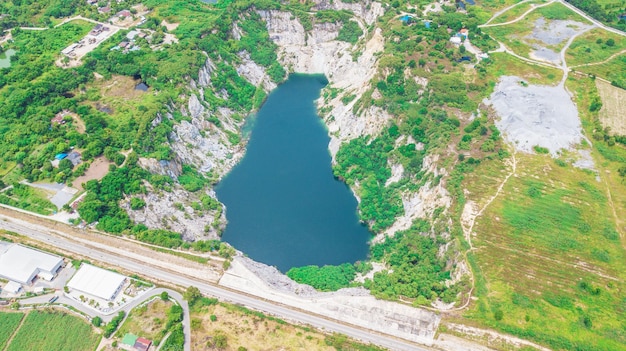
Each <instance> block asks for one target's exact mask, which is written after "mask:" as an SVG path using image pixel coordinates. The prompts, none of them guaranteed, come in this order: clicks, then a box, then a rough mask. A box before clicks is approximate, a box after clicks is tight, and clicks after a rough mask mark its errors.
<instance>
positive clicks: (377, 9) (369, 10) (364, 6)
mask: <svg viewBox="0 0 626 351" xmlns="http://www.w3.org/2000/svg"><path fill="white" fill-rule="evenodd" d="M313 8H314V9H315V10H349V11H352V12H353V13H354V14H355V15H356V16H357V17H358V18H359V19H361V20H363V21H365V23H367V25H371V24H372V23H374V22H375V21H376V19H377V18H378V17H380V16H382V15H383V13H384V12H385V10H384V9H383V6H382V5H381V4H380V3H378V2H373V1H368V0H366V1H357V2H352V3H346V2H343V1H330V0H322V1H318V2H317V4H316V5H315V6H314V7H313Z"/></svg>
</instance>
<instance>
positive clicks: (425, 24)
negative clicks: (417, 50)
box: [424, 21, 430, 29]
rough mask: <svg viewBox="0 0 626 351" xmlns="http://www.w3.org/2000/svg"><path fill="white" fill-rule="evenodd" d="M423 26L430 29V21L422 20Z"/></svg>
mask: <svg viewBox="0 0 626 351" xmlns="http://www.w3.org/2000/svg"><path fill="white" fill-rule="evenodd" d="M424 27H426V28H427V29H430V21H424Z"/></svg>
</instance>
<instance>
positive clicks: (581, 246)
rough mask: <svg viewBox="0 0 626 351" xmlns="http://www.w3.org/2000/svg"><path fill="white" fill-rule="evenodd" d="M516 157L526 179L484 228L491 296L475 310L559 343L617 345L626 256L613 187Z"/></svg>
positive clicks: (624, 335)
mask: <svg viewBox="0 0 626 351" xmlns="http://www.w3.org/2000/svg"><path fill="white" fill-rule="evenodd" d="M516 157H517V159H518V161H517V162H518V166H517V176H514V177H511V178H510V179H509V181H508V182H507V184H506V185H505V187H504V188H503V192H502V193H501V194H500V196H499V197H497V198H496V200H495V201H493V202H492V203H491V205H490V206H489V207H488V208H487V210H486V211H485V212H484V214H483V216H482V217H479V219H478V220H477V222H476V225H475V227H474V230H475V231H476V232H477V233H478V234H477V236H476V238H475V239H474V241H473V244H474V246H475V247H476V251H475V253H474V255H475V257H476V263H477V265H478V266H479V267H480V271H481V273H479V274H482V275H483V276H484V279H485V281H486V286H485V288H486V290H487V291H488V294H487V295H486V296H481V300H480V302H479V303H478V304H477V305H476V306H474V308H473V309H472V310H471V312H470V313H468V316H469V317H470V318H478V319H482V320H483V321H484V322H486V323H487V324H491V325H492V326H494V327H497V328H500V329H502V330H504V331H508V332H512V333H514V334H517V335H522V336H528V337H533V338H536V339H537V340H539V341H543V342H546V343H548V344H549V345H551V346H553V347H557V348H561V347H562V348H566V349H570V348H571V346H572V345H581V346H584V347H586V349H604V350H617V349H618V348H619V347H620V345H622V346H623V343H624V342H625V341H626V330H624V329H623V328H624V326H626V324H624V323H626V320H625V319H624V314H623V313H624V308H626V305H624V301H623V296H622V295H621V291H623V289H624V288H626V285H625V284H624V281H625V279H626V276H625V275H624V271H625V268H626V252H625V251H624V248H623V247H622V244H621V242H620V236H619V233H618V232H617V231H616V229H615V219H614V218H613V217H612V213H613V210H612V208H611V204H610V203H609V202H608V200H607V196H606V188H605V185H604V184H603V183H598V182H597V181H596V179H595V175H594V174H590V173H589V172H583V171H581V170H578V169H574V168H572V167H571V166H567V167H561V166H558V165H556V164H555V163H554V161H553V160H552V159H551V158H550V157H548V156H529V155H517V156H516ZM477 290H478V291H480V289H477ZM498 310H500V311H502V312H503V313H504V317H503V318H502V319H501V320H500V321H496V320H494V313H496V311H498ZM527 316H528V317H527ZM586 318H588V320H590V321H591V322H588V321H586ZM587 324H590V326H588V325H587Z"/></svg>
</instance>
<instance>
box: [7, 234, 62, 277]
mask: <svg viewBox="0 0 626 351" xmlns="http://www.w3.org/2000/svg"><path fill="white" fill-rule="evenodd" d="M61 264H63V259H62V258H61V257H59V256H54V255H51V254H48V253H45V252H42V251H39V250H35V249H31V248H28V247H24V246H21V245H17V244H14V245H11V246H9V247H8V248H7V249H6V251H4V252H1V251H0V276H1V277H3V278H6V279H9V280H12V281H15V282H17V283H20V284H29V283H30V282H31V281H32V279H33V278H34V277H35V276H36V275H37V274H38V273H39V272H40V271H43V272H48V273H54V272H55V271H56V270H57V269H58V268H59V267H60V266H61Z"/></svg>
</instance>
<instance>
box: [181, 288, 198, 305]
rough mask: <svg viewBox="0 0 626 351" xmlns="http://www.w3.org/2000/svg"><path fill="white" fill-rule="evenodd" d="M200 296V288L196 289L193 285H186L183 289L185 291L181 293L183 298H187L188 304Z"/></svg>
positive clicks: (191, 303)
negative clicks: (185, 288)
mask: <svg viewBox="0 0 626 351" xmlns="http://www.w3.org/2000/svg"><path fill="white" fill-rule="evenodd" d="M201 297H202V293H201V292H200V289H198V288H197V287H195V286H190V287H188V288H187V290H185V293H184V294H183V298H184V299H185V300H187V302H189V304H190V305H193V303H194V302H196V301H197V300H198V299H199V298H201Z"/></svg>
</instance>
